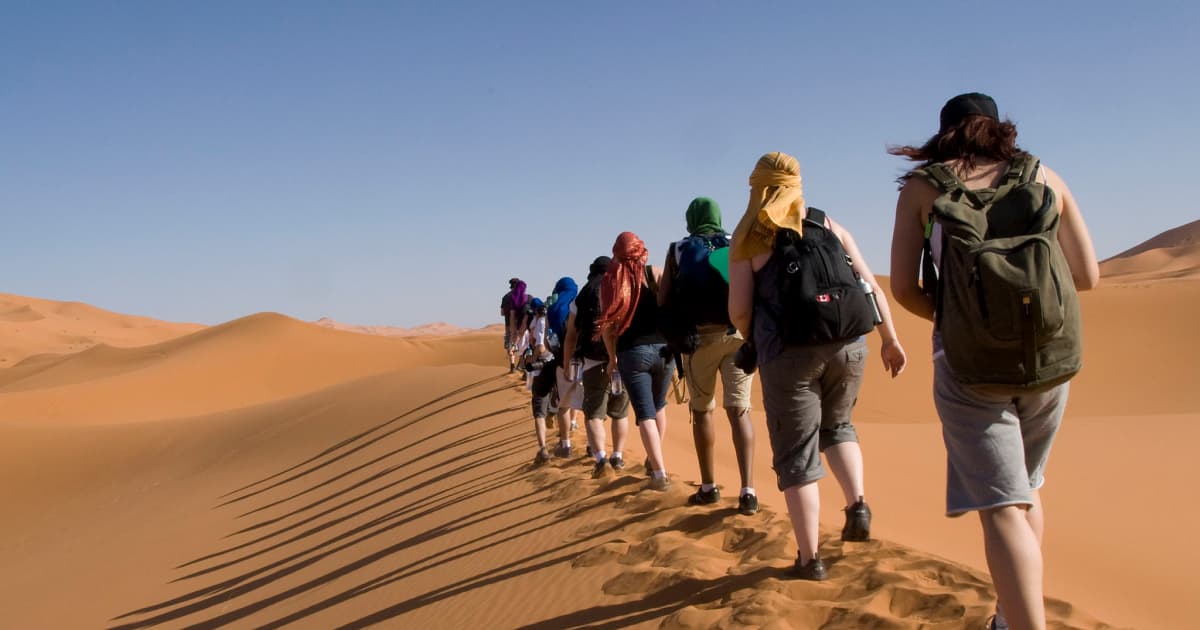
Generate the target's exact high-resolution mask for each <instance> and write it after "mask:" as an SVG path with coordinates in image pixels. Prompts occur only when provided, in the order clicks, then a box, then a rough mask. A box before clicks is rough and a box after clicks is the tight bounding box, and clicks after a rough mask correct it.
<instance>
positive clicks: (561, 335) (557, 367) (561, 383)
mask: <svg viewBox="0 0 1200 630" xmlns="http://www.w3.org/2000/svg"><path fill="white" fill-rule="evenodd" d="M578 293H579V288H578V286H576V284H575V280H574V279H572V278H568V277H564V278H560V279H559V280H558V282H556V283H555V284H554V292H553V293H552V294H551V296H550V298H548V299H547V300H546V303H547V309H546V326H547V335H546V345H547V346H548V348H549V350H550V352H551V353H552V354H553V356H554V361H553V365H554V375H555V391H556V392H557V394H558V406H557V409H556V413H555V416H556V417H557V419H558V435H559V444H558V449H557V450H556V452H555V454H556V455H558V456H559V457H570V456H571V433H572V432H574V431H575V427H576V420H575V415H576V413H577V412H578V411H579V410H580V409H583V387H581V386H579V382H578V380H577V377H576V376H575V375H574V374H571V373H570V372H571V369H570V368H571V366H570V365H569V364H568V363H567V362H566V361H565V360H564V359H565V358H564V355H565V347H564V340H565V339H566V337H567V317H568V315H569V314H570V310H571V305H572V304H574V302H575V298H576V296H577V295H578Z"/></svg>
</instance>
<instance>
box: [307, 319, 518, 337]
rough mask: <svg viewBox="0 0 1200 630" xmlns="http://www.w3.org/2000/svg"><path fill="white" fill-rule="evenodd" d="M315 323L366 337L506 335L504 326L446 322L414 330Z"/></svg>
mask: <svg viewBox="0 0 1200 630" xmlns="http://www.w3.org/2000/svg"><path fill="white" fill-rule="evenodd" d="M313 323H314V324H316V325H318V326H321V327H323V328H332V329H334V330H344V331H347V332H356V333H362V334H364V335H383V336H385V337H446V336H449V335H465V334H469V333H501V334H503V333H504V325H503V324H492V325H490V326H485V327H483V328H478V329H471V328H463V327H462V326H455V325H454V324H447V323H446V322H433V323H431V324H423V325H421V326H415V327H413V328H401V327H399V326H361V325H358V324H345V323H342V322H339V321H337V320H334V319H330V318H328V317H322V318H321V319H318V320H317V321H315V322H313Z"/></svg>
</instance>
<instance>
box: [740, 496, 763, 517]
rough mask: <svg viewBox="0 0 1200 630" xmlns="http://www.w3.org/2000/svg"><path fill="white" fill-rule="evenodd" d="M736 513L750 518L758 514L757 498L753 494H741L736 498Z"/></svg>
mask: <svg viewBox="0 0 1200 630" xmlns="http://www.w3.org/2000/svg"><path fill="white" fill-rule="evenodd" d="M738 512H741V513H742V514H745V515H746V516H750V515H751V514H757V513H758V496H757V495H753V494H743V495H742V496H740V497H738Z"/></svg>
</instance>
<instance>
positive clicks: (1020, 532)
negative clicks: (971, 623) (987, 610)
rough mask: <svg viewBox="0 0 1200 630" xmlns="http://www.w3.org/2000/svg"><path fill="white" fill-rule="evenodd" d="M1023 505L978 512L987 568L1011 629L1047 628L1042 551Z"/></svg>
mask: <svg viewBox="0 0 1200 630" xmlns="http://www.w3.org/2000/svg"><path fill="white" fill-rule="evenodd" d="M1024 512H1025V509H1024V507H1022V506H1015V505H1009V506H1005V507H1001V508H995V509H991V510H984V511H981V512H980V513H979V520H980V522H981V523H982V524H983V547H984V552H985V553H986V555H987V563H988V570H989V571H990V572H991V574H992V582H993V583H994V584H995V585H996V595H997V598H998V599H999V605H1000V606H1003V608H1004V617H1005V619H1007V620H1008V625H1009V627H1011V628H1013V629H1014V630H1027V629H1032V630H1041V629H1043V628H1045V627H1046V608H1045V605H1044V604H1043V602H1042V550H1041V547H1040V546H1039V544H1038V538H1037V535H1036V534H1035V533H1034V528H1033V527H1032V526H1031V525H1030V523H1029V521H1028V520H1027V516H1026V514H1024Z"/></svg>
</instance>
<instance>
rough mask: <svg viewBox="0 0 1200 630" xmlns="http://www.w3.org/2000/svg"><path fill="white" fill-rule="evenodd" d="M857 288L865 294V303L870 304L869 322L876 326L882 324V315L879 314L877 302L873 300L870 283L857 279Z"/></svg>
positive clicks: (861, 278) (860, 277) (873, 290)
mask: <svg viewBox="0 0 1200 630" xmlns="http://www.w3.org/2000/svg"><path fill="white" fill-rule="evenodd" d="M858 286H859V287H861V288H862V290H863V293H866V294H867V301H868V302H870V303H871V321H872V323H873V324H875V325H876V326H878V325H880V324H882V323H883V315H881V314H880V313H879V301H878V300H876V299H875V289H874V288H873V287H872V286H871V283H870V282H867V281H866V280H864V279H863V277H862V276H859V277H858Z"/></svg>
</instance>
